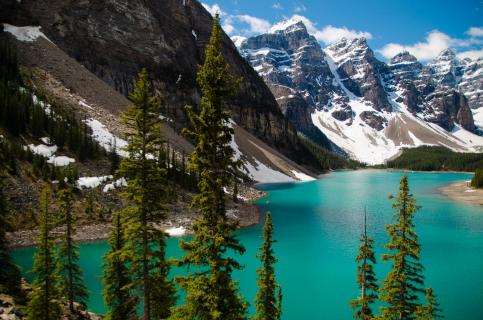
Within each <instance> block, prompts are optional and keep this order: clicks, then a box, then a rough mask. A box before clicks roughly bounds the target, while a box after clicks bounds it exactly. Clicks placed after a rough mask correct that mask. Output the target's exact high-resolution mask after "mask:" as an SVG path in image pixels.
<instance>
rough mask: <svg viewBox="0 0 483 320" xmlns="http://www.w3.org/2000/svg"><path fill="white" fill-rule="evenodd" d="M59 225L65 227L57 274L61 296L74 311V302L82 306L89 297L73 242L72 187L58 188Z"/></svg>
mask: <svg viewBox="0 0 483 320" xmlns="http://www.w3.org/2000/svg"><path fill="white" fill-rule="evenodd" d="M57 198H58V206H59V214H60V219H61V220H60V225H62V226H64V227H65V232H64V234H63V235H62V236H61V239H60V240H61V244H60V248H59V263H58V268H59V274H60V275H61V278H60V279H61V281H60V286H61V289H62V294H63V296H64V297H65V298H66V299H67V302H68V304H69V310H70V312H71V313H75V311H76V310H75V309H74V302H77V303H79V304H80V305H81V306H83V307H84V308H85V307H86V301H87V299H88V297H89V292H88V291H87V288H86V287H85V285H84V284H83V277H82V271H81V270H80V268H79V247H78V246H77V244H76V243H75V242H74V239H73V236H74V233H75V218H74V216H73V213H72V202H73V196H72V187H70V186H67V187H66V188H63V189H60V190H59V191H58V192H57Z"/></svg>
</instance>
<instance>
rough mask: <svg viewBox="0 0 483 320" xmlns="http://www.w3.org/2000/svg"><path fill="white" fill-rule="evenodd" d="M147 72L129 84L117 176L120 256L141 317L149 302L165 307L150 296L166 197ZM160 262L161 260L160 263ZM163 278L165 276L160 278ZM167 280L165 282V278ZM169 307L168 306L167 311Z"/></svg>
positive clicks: (154, 104) (155, 102)
mask: <svg viewBox="0 0 483 320" xmlns="http://www.w3.org/2000/svg"><path fill="white" fill-rule="evenodd" d="M150 91H151V85H150V83H149V81H148V73H147V71H146V69H143V70H142V71H141V72H140V73H139V79H138V80H137V81H135V82H134V92H132V93H130V94H129V98H130V99H131V101H133V104H132V105H129V106H128V110H127V111H126V112H125V113H124V114H123V115H122V121H123V123H124V124H125V125H126V126H127V128H128V132H127V133H126V140H127V141H129V144H128V145H127V146H126V148H125V150H126V151H127V152H129V157H126V158H123V159H122V161H121V167H120V169H119V174H120V175H122V176H124V177H126V178H127V180H128V185H127V187H126V188H125V190H124V192H123V196H124V199H125V201H126V203H127V208H126V209H125V210H123V212H122V214H123V216H124V217H125V220H126V245H125V246H124V248H123V250H125V256H129V257H130V258H131V261H130V266H131V269H132V279H133V285H134V287H135V288H136V289H137V290H138V292H139V294H140V301H141V302H142V303H143V318H144V319H145V320H147V319H152V318H153V316H152V309H153V305H155V304H156V305H163V306H166V308H168V305H169V303H171V301H172V299H169V303H168V301H166V300H163V299H165V298H166V297H165V296H158V297H154V295H153V291H154V290H155V281H159V280H160V275H159V272H160V270H159V265H160V264H163V263H166V261H165V259H164V257H163V258H161V257H160V255H161V253H162V254H163V256H164V246H165V241H164V238H165V234H164V232H162V231H160V230H158V228H156V227H155V225H154V224H156V223H160V222H162V220H164V219H165V218H166V213H165V209H164V208H163V205H162V203H161V202H162V201H163V200H164V201H166V190H165V185H166V180H165V178H164V176H165V170H163V169H162V168H160V167H159V164H158V160H157V159H156V158H155V157H154V156H153V155H156V154H158V152H159V148H160V146H161V145H162V143H163V139H162V137H161V129H160V121H161V120H160V118H159V116H157V114H156V113H157V112H158V110H159V107H160V106H159V102H158V100H157V99H156V97H154V96H151V92H150ZM161 260H162V261H161ZM165 280H166V279H165ZM166 281H167V280H166ZM167 310H169V309H167Z"/></svg>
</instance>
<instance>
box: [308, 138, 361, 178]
mask: <svg viewBox="0 0 483 320" xmlns="http://www.w3.org/2000/svg"><path fill="white" fill-rule="evenodd" d="M299 137H300V141H301V142H302V143H303V144H304V145H305V146H306V147H307V149H308V150H309V151H310V152H311V153H312V154H313V155H314V157H315V158H316V159H317V162H318V163H319V165H320V168H321V169H322V170H324V171H326V170H336V169H357V168H362V167H365V164H364V163H361V162H359V161H357V160H353V159H350V158H343V157H341V156H339V155H337V154H335V153H334V152H332V151H329V150H327V149H325V148H324V147H321V146H320V145H318V144H316V143H315V142H313V141H312V140H310V139H309V138H307V137H304V136H303V135H299Z"/></svg>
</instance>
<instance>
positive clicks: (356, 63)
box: [235, 20, 483, 162]
mask: <svg viewBox="0 0 483 320" xmlns="http://www.w3.org/2000/svg"><path fill="white" fill-rule="evenodd" d="M235 40H236V43H237V46H238V48H239V50H240V52H241V54H242V56H243V57H245V59H247V61H249V62H250V63H251V64H252V66H253V67H254V69H255V70H256V71H257V72H258V73H259V75H260V76H261V77H263V79H264V80H265V82H266V83H267V84H268V85H269V87H270V89H271V91H272V93H273V94H274V95H275V97H276V98H277V102H278V104H279V105H280V107H281V109H282V110H283V112H284V113H285V114H287V116H288V117H289V118H290V119H291V120H292V121H293V122H294V124H295V125H296V126H297V128H298V129H299V130H300V131H301V132H304V133H305V132H307V131H308V128H310V127H311V124H310V123H309V122H307V114H310V118H312V119H311V120H312V124H313V125H314V126H316V127H317V128H318V129H319V130H320V131H321V132H323V133H324V134H325V135H326V136H328V138H329V139H330V140H331V141H333V142H334V143H335V144H337V145H338V146H340V147H342V148H343V149H344V150H346V151H347V152H348V153H351V154H353V155H355V156H356V157H358V158H359V159H361V160H363V161H368V162H382V160H384V159H387V158H388V157H390V156H392V155H393V154H394V153H395V150H396V151H397V149H398V148H399V147H401V146H403V145H405V146H411V145H420V144H424V143H430V142H429V141H431V144H434V143H436V144H438V143H440V144H445V143H444V142H443V140H444V141H446V140H445V139H449V140H452V139H456V140H459V141H461V140H464V141H463V143H462V144H461V145H460V147H459V148H460V149H459V150H460V151H462V150H473V149H472V148H473V142H474V141H476V140H478V141H479V142H478V145H481V147H482V148H483V142H482V141H483V140H482V141H480V140H479V139H481V138H479V137H478V136H476V135H475V137H476V138H474V139H475V140H472V139H467V137H466V138H463V139H460V138H455V137H452V136H451V135H452V134H453V133H454V132H455V131H457V130H459V129H464V130H466V131H469V132H468V134H469V135H472V134H471V133H470V132H473V133H478V132H479V129H478V127H477V126H475V121H474V119H473V114H475V115H476V113H475V111H474V110H477V109H479V108H480V107H481V108H482V110H483V106H482V105H481V92H480V91H481V86H482V84H481V71H480V70H481V61H477V62H474V61H470V60H467V61H460V60H459V59H458V58H457V57H456V55H455V54H454V52H452V51H451V50H445V51H444V52H442V53H441V54H440V55H439V57H437V58H436V59H434V61H431V62H430V63H428V64H426V65H423V64H421V63H420V62H418V61H417V59H416V58H415V57H414V56H412V55H411V54H409V53H408V52H402V53H400V54H398V55H396V56H395V57H393V58H392V59H390V60H389V61H388V63H384V62H381V61H379V60H378V59H377V58H376V57H375V56H374V52H373V51H372V49H371V48H370V47H369V46H368V44H367V42H366V40H365V39H362V38H361V39H351V40H348V39H342V40H340V41H338V42H336V43H334V44H332V45H330V46H328V47H327V48H325V49H322V48H321V46H320V44H319V43H318V42H317V41H316V39H315V38H314V37H313V36H311V35H310V34H309V33H308V32H307V29H306V27H305V26H304V24H303V23H302V22H301V21H296V20H292V21H290V20H288V21H284V22H282V23H279V24H277V25H276V26H275V27H274V28H272V30H270V31H269V32H268V33H266V34H262V35H259V36H256V37H251V38H248V39H240V38H237V39H235ZM471 108H473V112H472V109H471ZM401 113H404V114H405V116H404V117H401V116H398V115H400V114H401ZM481 114H483V112H482V113H481ZM408 118H410V119H413V120H414V123H413V124H414V126H415V128H413V132H406V131H408V130H409V129H408V128H407V126H406V127H404V125H405V124H406V125H407V123H404V121H407V119H408ZM401 119H403V120H401ZM432 124H435V125H437V127H438V128H440V129H437V128H433V127H432ZM397 126H403V128H402V131H401V130H399V128H396V127H397ZM482 126H483V124H482ZM416 127H418V128H419V127H425V129H421V128H419V129H416ZM420 129H421V130H420ZM426 129H428V130H429V131H428V130H426ZM443 129H444V130H443ZM435 130H436V131H435ZM403 131H404V132H403ZM416 131H418V132H419V133H420V135H421V136H420V137H417V135H416V134H415V132H416ZM432 131H434V132H433V133H434V134H435V135H437V136H438V137H437V138H435V137H432V138H429V137H428V135H433V133H431V132H432ZM422 132H424V134H423V133H422ZM458 134H459V135H461V134H460V133H458ZM423 135H424V136H425V137H422V136H423ZM435 141H439V142H435ZM470 141H472V142H470ZM447 143H449V142H447ZM360 145H363V146H364V147H361V146H360ZM453 146H454V148H455V149H458V147H456V145H453ZM371 148H374V150H370V149H371ZM376 159H378V160H376Z"/></svg>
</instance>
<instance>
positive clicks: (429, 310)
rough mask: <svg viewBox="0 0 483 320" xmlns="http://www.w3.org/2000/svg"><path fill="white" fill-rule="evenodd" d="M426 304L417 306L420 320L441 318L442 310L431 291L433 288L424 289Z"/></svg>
mask: <svg viewBox="0 0 483 320" xmlns="http://www.w3.org/2000/svg"><path fill="white" fill-rule="evenodd" d="M425 297H426V305H425V306H421V307H419V309H418V310H417V312H416V313H417V316H418V319H420V320H435V319H442V318H444V317H443V316H442V314H441V313H442V310H441V308H440V307H439V303H438V301H437V299H436V295H435V294H434V292H433V288H428V289H426V293H425Z"/></svg>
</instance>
